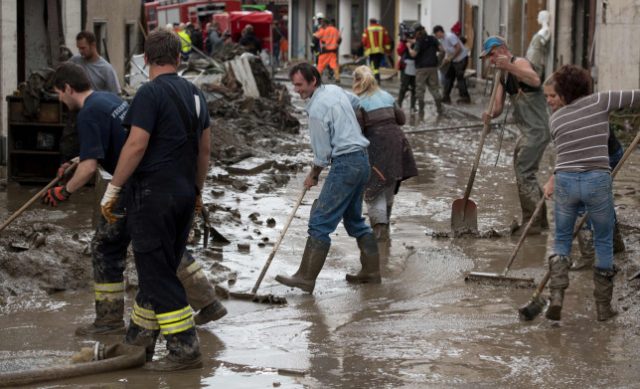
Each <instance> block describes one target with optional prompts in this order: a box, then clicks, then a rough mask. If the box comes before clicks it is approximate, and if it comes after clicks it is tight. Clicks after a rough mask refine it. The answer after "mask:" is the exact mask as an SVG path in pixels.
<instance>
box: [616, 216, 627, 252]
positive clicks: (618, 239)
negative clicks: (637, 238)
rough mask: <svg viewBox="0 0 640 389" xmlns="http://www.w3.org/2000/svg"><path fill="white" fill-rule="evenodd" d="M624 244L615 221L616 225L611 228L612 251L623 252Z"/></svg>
mask: <svg viewBox="0 0 640 389" xmlns="http://www.w3.org/2000/svg"><path fill="white" fill-rule="evenodd" d="M626 249H627V248H626V246H625V244H624V239H623V238H622V233H621V232H620V227H619V226H618V223H617V222H616V226H615V228H614V229H613V253H614V254H618V253H624V252H625V251H626Z"/></svg>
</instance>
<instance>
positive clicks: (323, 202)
mask: <svg viewBox="0 0 640 389" xmlns="http://www.w3.org/2000/svg"><path fill="white" fill-rule="evenodd" d="M369 171H370V168H369V157H368V155H367V151H366V150H361V151H356V152H353V153H349V154H344V155H339V156H337V157H335V158H333V159H332V161H331V170H329V174H328V175H327V179H326V181H325V183H324V185H323V186H322V190H321V191H320V197H318V202H317V203H316V206H315V207H314V208H313V210H312V211H311V217H310V218H309V236H311V237H313V238H315V239H318V240H321V241H323V242H328V243H331V238H330V237H329V234H331V233H332V232H333V231H335V230H336V228H337V227H338V223H340V220H341V219H342V222H343V223H344V227H345V229H346V230H347V233H348V234H349V236H352V237H354V238H360V237H361V236H363V235H364V234H366V233H370V232H371V227H369V226H368V225H367V223H365V220H364V217H363V216H362V196H363V194H364V187H365V185H366V184H367V181H369Z"/></svg>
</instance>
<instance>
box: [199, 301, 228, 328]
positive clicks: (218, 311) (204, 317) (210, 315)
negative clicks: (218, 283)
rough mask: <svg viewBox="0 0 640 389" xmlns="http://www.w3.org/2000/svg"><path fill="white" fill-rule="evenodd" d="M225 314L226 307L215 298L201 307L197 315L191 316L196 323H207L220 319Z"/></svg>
mask: <svg viewBox="0 0 640 389" xmlns="http://www.w3.org/2000/svg"><path fill="white" fill-rule="evenodd" d="M226 314H227V308H225V307H224V305H222V303H221V302H220V300H218V299H216V300H215V301H214V302H212V303H211V304H209V305H207V306H206V307H204V308H202V309H201V310H200V311H199V312H198V314H197V315H195V316H194V317H193V320H194V321H195V323H196V325H199V326H201V325H203V324H207V323H209V322H210V321H216V320H220V319H222V318H223V317H224V316H225V315H226Z"/></svg>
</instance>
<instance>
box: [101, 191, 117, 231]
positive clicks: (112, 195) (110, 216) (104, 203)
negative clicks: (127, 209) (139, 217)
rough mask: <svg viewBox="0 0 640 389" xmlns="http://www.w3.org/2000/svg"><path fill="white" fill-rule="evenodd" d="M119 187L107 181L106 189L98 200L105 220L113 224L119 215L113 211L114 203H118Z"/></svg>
mask: <svg viewBox="0 0 640 389" xmlns="http://www.w3.org/2000/svg"><path fill="white" fill-rule="evenodd" d="M121 190H122V188H121V187H119V186H115V185H112V184H111V183H109V185H107V190H106V191H105V192H104V196H102V200H100V208H101V211H102V216H104V218H105V219H106V220H107V223H109V224H113V223H115V222H116V221H118V218H120V217H121V216H116V215H115V214H114V213H113V210H114V208H115V207H116V204H117V203H118V198H119V197H120V191H121Z"/></svg>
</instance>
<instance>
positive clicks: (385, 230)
mask: <svg viewBox="0 0 640 389" xmlns="http://www.w3.org/2000/svg"><path fill="white" fill-rule="evenodd" d="M373 235H374V236H375V237H376V240H377V241H378V242H388V241H389V225H388V224H386V223H378V224H376V225H375V226H373Z"/></svg>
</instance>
